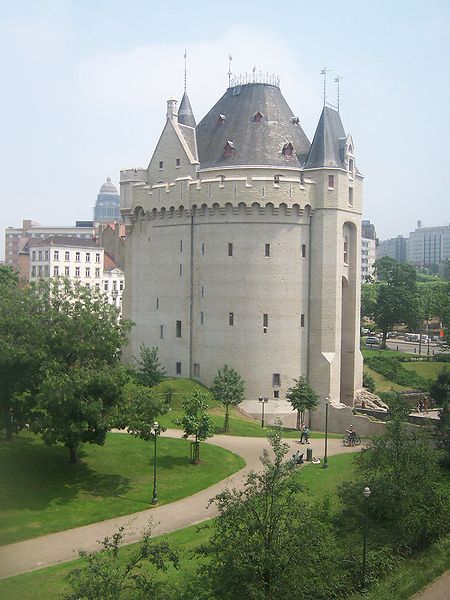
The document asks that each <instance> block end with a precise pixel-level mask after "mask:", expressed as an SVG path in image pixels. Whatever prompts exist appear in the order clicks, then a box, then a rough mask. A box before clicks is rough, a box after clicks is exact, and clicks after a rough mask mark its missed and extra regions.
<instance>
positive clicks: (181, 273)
mask: <svg viewBox="0 0 450 600" xmlns="http://www.w3.org/2000/svg"><path fill="white" fill-rule="evenodd" d="M182 275H183V265H180V277H181V276H182Z"/></svg>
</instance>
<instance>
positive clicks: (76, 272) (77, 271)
mask: <svg viewBox="0 0 450 600" xmlns="http://www.w3.org/2000/svg"><path fill="white" fill-rule="evenodd" d="M79 276H80V267H75V277H79Z"/></svg>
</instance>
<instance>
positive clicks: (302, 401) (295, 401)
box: [286, 375, 319, 429]
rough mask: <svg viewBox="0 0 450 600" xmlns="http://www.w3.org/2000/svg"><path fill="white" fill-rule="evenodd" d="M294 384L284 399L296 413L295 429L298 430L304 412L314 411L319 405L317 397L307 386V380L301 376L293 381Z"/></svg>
mask: <svg viewBox="0 0 450 600" xmlns="http://www.w3.org/2000/svg"><path fill="white" fill-rule="evenodd" d="M294 384H295V385H294V386H293V387H291V388H289V389H288V391H287V392H286V398H287V399H288V400H289V402H290V403H291V404H292V410H296V411H297V429H300V427H301V425H302V424H303V421H304V415H305V410H314V409H315V408H316V406H317V404H318V403H319V396H318V395H317V394H316V392H315V391H314V390H313V389H312V387H311V386H310V385H309V382H308V378H307V377H304V376H303V375H302V376H301V377H299V378H298V379H294Z"/></svg>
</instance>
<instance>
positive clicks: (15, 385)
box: [0, 266, 45, 441]
mask: <svg viewBox="0 0 450 600" xmlns="http://www.w3.org/2000/svg"><path fill="white" fill-rule="evenodd" d="M38 310H39V303H38V302H37V299H36V297H35V296H34V295H33V293H32V291H31V290H30V289H29V288H20V287H19V285H18V278H17V276H16V275H15V274H14V273H13V271H12V269H10V268H9V267H4V266H0V382H1V385H0V419H1V420H0V429H3V428H4V429H5V431H6V439H7V440H8V441H11V440H12V439H13V435H14V433H17V432H18V431H20V430H21V429H23V428H24V427H25V426H26V425H27V423H29V422H30V419H31V410H32V407H33V405H34V394H35V391H36V389H37V387H38V385H39V382H40V381H41V379H42V376H43V369H42V366H43V363H44V355H45V353H44V351H43V344H42V337H43V332H42V328H41V327H40V325H39V321H38V318H37V314H38Z"/></svg>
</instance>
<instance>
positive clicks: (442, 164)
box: [0, 0, 450, 256]
mask: <svg viewBox="0 0 450 600" xmlns="http://www.w3.org/2000/svg"><path fill="white" fill-rule="evenodd" d="M0 8H1V14H2V21H1V23H0V56H1V58H0V66H1V73H2V82H3V85H2V93H1V95H0V110H1V115H2V122H3V123H2V124H3V126H2V130H1V142H2V143H1V145H0V160H1V166H2V203H1V206H2V210H1V211H0V229H1V231H2V233H3V230H4V228H5V227H6V226H8V225H12V226H18V225H20V224H21V221H22V219H23V218H31V219H35V220H37V221H39V222H41V223H42V224H45V225H70V224H73V223H74V221H75V220H76V219H90V218H92V208H93V205H94V203H95V198H96V195H97V193H98V189H99V187H100V185H101V184H102V182H103V181H104V180H105V178H106V176H107V175H110V176H111V177H112V179H113V181H114V182H115V183H116V184H118V179H119V171H120V169H121V168H123V167H129V166H146V164H147V163H148V160H149V158H150V156H151V153H152V151H153V148H154V145H155V142H156V140H157V138H158V136H159V133H160V131H161V129H162V127H163V124H164V118H165V101H166V99H167V98H168V97H170V96H175V97H178V98H180V96H181V94H182V91H183V52H184V48H185V47H186V48H187V51H188V56H189V78H188V91H189V95H190V98H191V103H192V105H193V108H194V112H195V115H196V118H197V121H199V120H200V119H201V117H203V115H204V114H205V113H206V112H207V111H208V109H209V108H210V107H211V106H212V105H213V104H214V103H215V102H216V100H217V99H218V98H219V97H220V96H221V95H222V94H223V92H224V91H225V89H226V85H227V77H226V72H227V69H228V65H227V56H228V54H231V55H232V56H233V63H232V64H233V71H235V72H237V73H238V72H244V71H250V70H251V69H252V68H253V66H256V67H257V69H258V70H259V69H262V70H264V71H267V70H269V71H272V72H276V73H278V74H279V75H280V77H281V89H282V91H283V94H284V95H285V98H286V100H287V101H288V103H289V105H290V106H291V108H292V110H293V111H294V113H295V114H298V115H299V117H300V121H301V123H302V125H303V128H304V129H305V131H306V133H307V135H308V136H309V138H310V139H311V138H312V136H313V133H314V129H315V126H316V123H317V119H318V117H319V114H320V110H321V105H322V98H321V95H322V79H321V76H320V71H321V69H322V68H323V66H324V65H326V66H327V67H328V68H330V69H332V71H331V73H330V81H332V80H333V79H334V77H335V76H336V75H337V74H340V75H341V76H342V77H343V80H342V88H341V102H342V104H341V115H342V119H343V122H344V127H345V129H346V130H347V131H348V132H350V133H352V135H353V138H354V141H355V146H356V148H355V150H356V156H357V164H358V167H359V169H360V171H361V172H362V173H363V174H364V175H365V178H366V179H365V201H364V215H363V217H364V218H366V219H370V220H371V221H372V222H374V223H375V226H376V228H377V232H378V234H379V237H380V238H381V239H384V238H386V237H390V236H393V235H396V234H407V233H408V232H409V231H410V230H412V229H414V227H415V225H416V221H417V220H419V219H420V220H422V223H423V225H435V224H443V223H446V222H448V220H449V205H450V202H449V197H450V195H449V189H450V143H449V133H450V117H449V115H450V108H449V105H450V68H449V67H450V58H449V57H450V2H448V0H442V1H438V0H435V1H433V0H430V1H428V2H418V1H415V0H409V1H407V0H399V1H396V2H393V1H391V2H387V1H378V2H370V3H369V2H365V1H363V0H361V1H359V2H357V1H351V0H347V1H346V0H340V1H335V0H322V1H321V2H317V1H316V2H311V1H309V2H304V1H301V0H300V1H297V2H290V1H285V2H277V3H275V2H265V1H259V2H242V1H240V2H238V1H236V0H228V1H226V2H220V3H215V2H201V1H195V0H194V1H190V2H188V1H187V0H185V1H184V2H181V1H178V0H174V1H172V2H162V1H158V2H155V1H153V2H152V1H149V0H147V1H139V0H136V1H134V0H129V1H128V2H127V3H125V2H123V1H120V2H119V1H115V0H113V1H110V2H108V1H106V0H72V1H70V0H54V1H50V0H49V1H46V0H41V1H31V0H30V1H25V0H22V1H20V0H16V2H15V3H14V4H13V3H10V2H7V1H6V0H1V4H0ZM328 95H329V100H330V101H334V97H335V89H334V85H333V84H332V83H331V84H330V86H329V93H328ZM2 255H3V243H2V244H1V251H0V256H2Z"/></svg>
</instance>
